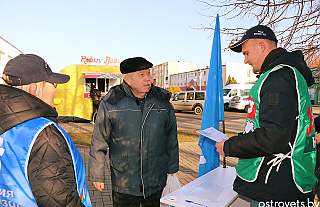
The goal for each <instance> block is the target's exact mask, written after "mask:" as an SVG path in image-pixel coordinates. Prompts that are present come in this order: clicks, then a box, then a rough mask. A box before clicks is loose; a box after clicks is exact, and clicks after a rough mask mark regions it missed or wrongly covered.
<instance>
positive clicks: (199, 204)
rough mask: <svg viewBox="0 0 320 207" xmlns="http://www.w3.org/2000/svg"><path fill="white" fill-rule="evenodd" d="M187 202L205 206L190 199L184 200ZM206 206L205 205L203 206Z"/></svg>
mask: <svg viewBox="0 0 320 207" xmlns="http://www.w3.org/2000/svg"><path fill="white" fill-rule="evenodd" d="M186 202H187V203H193V204H196V205H199V206H205V205H202V204H200V203H196V202H193V201H190V200H186ZM205 207H207V206H205Z"/></svg>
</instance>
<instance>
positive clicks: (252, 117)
mask: <svg viewBox="0 0 320 207" xmlns="http://www.w3.org/2000/svg"><path fill="white" fill-rule="evenodd" d="M230 48H231V50H233V51H235V52H242V54H243V55H244V58H245V60H244V62H245V63H247V64H250V65H251V66H252V70H253V72H254V73H256V74H258V75H259V76H260V77H259V79H258V80H257V82H256V83H255V85H254V86H253V87H252V89H251V90H250V93H249V109H248V114H247V120H246V125H245V129H244V132H243V134H239V135H238V136H234V137H231V138H230V139H229V140H224V141H222V142H218V143H216V147H217V151H218V152H219V153H220V154H221V155H223V156H230V157H238V158H240V159H239V162H238V164H237V166H236V171H237V177H236V180H235V181H234V184H233V189H234V190H235V191H236V192H238V193H239V194H241V195H244V196H246V197H249V198H251V199H252V200H253V201H252V206H267V205H269V204H270V203H269V204H268V203H266V202H271V201H272V202H276V201H277V202H284V201H285V202H294V203H295V204H297V203H298V204H297V205H308V204H307V202H313V198H314V196H313V192H312V190H313V187H314V185H315V184H316V182H317V178H316V176H315V175H314V169H315V162H316V159H315V158H316V145H315V129H314V127H313V118H312V106H311V102H310V97H309V92H308V86H311V85H312V84H313V83H314V79H313V77H312V73H311V71H310V69H309V68H308V66H307V64H306V62H305V61H304V57H303V54H302V52H301V51H293V52H288V51H287V50H285V49H283V48H278V47H277V39H276V36H275V34H274V32H273V31H272V30H271V29H270V28H269V27H267V26H263V25H257V26H255V27H252V28H251V29H249V30H248V31H246V33H245V34H244V35H243V37H242V39H241V40H240V41H239V42H237V43H236V44H234V45H232V46H231V47H230ZM302 202H303V203H304V204H302Z"/></svg>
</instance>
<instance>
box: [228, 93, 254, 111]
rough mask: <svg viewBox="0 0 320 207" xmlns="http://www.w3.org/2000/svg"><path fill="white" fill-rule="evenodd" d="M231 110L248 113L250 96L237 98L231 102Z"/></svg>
mask: <svg viewBox="0 0 320 207" xmlns="http://www.w3.org/2000/svg"><path fill="white" fill-rule="evenodd" d="M229 108H233V109H237V110H244V111H245V112H246V113H247V112H248V109H249V96H235V97H233V98H232V99H231V100H230V101H229Z"/></svg>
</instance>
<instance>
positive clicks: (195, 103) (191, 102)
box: [170, 91, 206, 114]
mask: <svg viewBox="0 0 320 207" xmlns="http://www.w3.org/2000/svg"><path fill="white" fill-rule="evenodd" d="M205 94H206V92H205V91H181V92H179V93H177V94H176V95H174V96H173V98H172V99H171V100H170V102H171V105H172V108H173V110H177V111H178V112H181V111H194V113H195V114H201V113H202V111H203V106H204V100H205Z"/></svg>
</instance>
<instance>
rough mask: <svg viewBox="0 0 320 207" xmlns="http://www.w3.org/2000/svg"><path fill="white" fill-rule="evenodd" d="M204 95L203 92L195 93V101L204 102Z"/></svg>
mask: <svg viewBox="0 0 320 207" xmlns="http://www.w3.org/2000/svg"><path fill="white" fill-rule="evenodd" d="M204 99H205V93H204V92H196V100H204Z"/></svg>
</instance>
